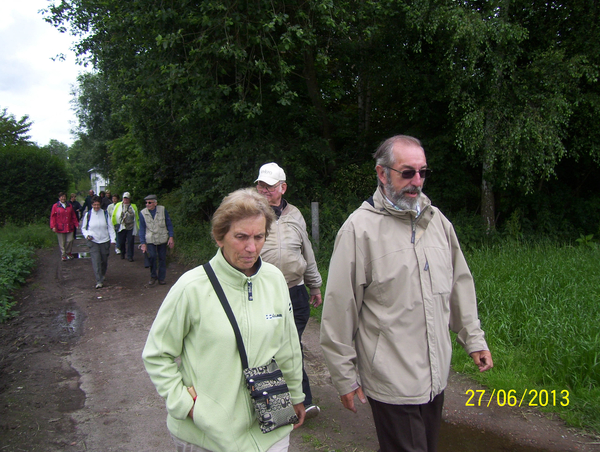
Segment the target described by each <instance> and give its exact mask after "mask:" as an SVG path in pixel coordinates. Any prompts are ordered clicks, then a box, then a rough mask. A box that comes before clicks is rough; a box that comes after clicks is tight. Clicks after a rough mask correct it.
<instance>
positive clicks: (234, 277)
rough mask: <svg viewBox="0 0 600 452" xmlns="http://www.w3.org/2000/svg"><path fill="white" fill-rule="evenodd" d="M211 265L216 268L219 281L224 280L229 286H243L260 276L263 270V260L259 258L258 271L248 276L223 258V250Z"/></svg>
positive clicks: (211, 261) (216, 255) (219, 251)
mask: <svg viewBox="0 0 600 452" xmlns="http://www.w3.org/2000/svg"><path fill="white" fill-rule="evenodd" d="M210 265H211V266H212V267H213V268H214V270H215V274H216V275H217V277H218V278H219V281H221V280H223V281H225V282H227V283H229V284H232V285H237V284H240V283H241V284H243V283H245V282H246V281H247V280H249V279H254V278H256V277H257V276H259V275H260V271H261V269H262V259H261V258H260V257H259V258H258V270H257V271H256V273H254V274H253V275H252V276H246V275H245V274H244V273H242V272H241V271H239V270H238V269H237V268H235V267H233V266H232V265H231V264H230V263H229V262H227V260H226V259H225V256H223V251H222V250H221V248H219V250H218V251H217V254H215V256H214V257H213V258H212V259H211V260H210Z"/></svg>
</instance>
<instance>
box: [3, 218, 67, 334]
mask: <svg viewBox="0 0 600 452" xmlns="http://www.w3.org/2000/svg"><path fill="white" fill-rule="evenodd" d="M55 240H56V239H55V235H54V234H53V233H52V232H50V230H49V228H48V225H47V224H46V223H45V222H44V223H43V224H42V223H36V224H30V225H27V226H16V225H13V224H7V225H5V226H4V227H2V228H0V249H1V250H2V254H0V323H3V322H6V321H7V320H8V319H10V318H12V317H14V316H16V315H17V314H18V312H17V311H15V310H14V309H13V308H14V306H15V304H16V302H15V301H13V297H12V293H13V292H14V291H15V289H17V288H18V287H19V286H20V285H21V284H23V283H24V282H25V278H26V277H27V275H29V273H31V270H32V269H33V266H34V264H35V259H34V256H33V250H34V249H36V248H45V247H49V246H53V245H54V243H55Z"/></svg>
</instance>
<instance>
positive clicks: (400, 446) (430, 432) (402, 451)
mask: <svg viewBox="0 0 600 452" xmlns="http://www.w3.org/2000/svg"><path fill="white" fill-rule="evenodd" d="M367 399H368V400H369V404H370V405H371V409H372V411H373V420H374V421H375V429H376V430H377V439H378V440H379V447H380V449H379V452H436V451H437V444H438V440H439V436H440V427H441V425H442V408H443V406H444V392H443V391H442V393H441V394H438V395H437V396H435V397H434V398H433V400H432V401H431V402H428V403H424V404H422V405H391V404H388V403H383V402H379V401H377V400H373V399H372V398H371V397H367Z"/></svg>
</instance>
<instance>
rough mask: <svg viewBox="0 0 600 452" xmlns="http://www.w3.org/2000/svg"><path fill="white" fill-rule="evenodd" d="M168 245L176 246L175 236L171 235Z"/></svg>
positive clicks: (170, 246)
mask: <svg viewBox="0 0 600 452" xmlns="http://www.w3.org/2000/svg"><path fill="white" fill-rule="evenodd" d="M167 245H168V246H169V248H171V249H173V247H174V246H175V239H174V238H173V237H169V240H168V242H167Z"/></svg>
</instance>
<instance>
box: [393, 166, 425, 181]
mask: <svg viewBox="0 0 600 452" xmlns="http://www.w3.org/2000/svg"><path fill="white" fill-rule="evenodd" d="M386 168H387V169H391V170H392V171H396V172H397V173H398V174H400V175H401V176H402V179H412V178H413V177H415V174H417V173H419V176H421V179H425V178H427V177H429V176H431V170H430V169H429V168H425V169H421V170H419V171H417V170H415V169H407V170H403V171H398V170H397V169H394V168H392V167H391V166H386Z"/></svg>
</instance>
